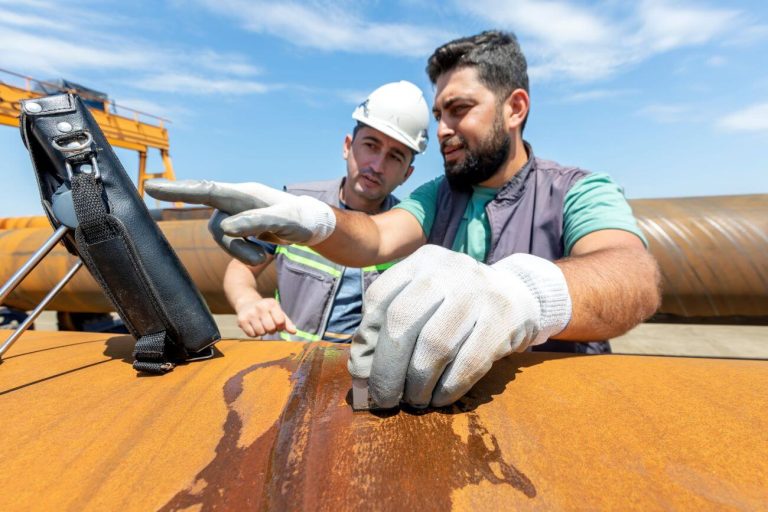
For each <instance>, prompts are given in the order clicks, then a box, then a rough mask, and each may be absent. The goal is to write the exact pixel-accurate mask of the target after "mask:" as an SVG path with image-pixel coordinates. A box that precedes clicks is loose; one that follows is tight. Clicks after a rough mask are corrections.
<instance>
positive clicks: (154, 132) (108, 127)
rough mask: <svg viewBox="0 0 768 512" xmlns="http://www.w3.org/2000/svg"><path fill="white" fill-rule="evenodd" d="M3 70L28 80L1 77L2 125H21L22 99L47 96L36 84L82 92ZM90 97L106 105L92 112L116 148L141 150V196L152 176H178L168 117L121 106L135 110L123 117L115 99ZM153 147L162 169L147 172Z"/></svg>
mask: <svg viewBox="0 0 768 512" xmlns="http://www.w3.org/2000/svg"><path fill="white" fill-rule="evenodd" d="M0 73H4V74H7V75H11V76H14V77H16V78H20V79H23V80H24V82H25V85H24V87H17V86H14V85H9V84H7V83H5V82H4V81H2V80H0V124H4V125H8V126H14V127H18V126H19V114H20V113H21V112H20V110H19V108H20V105H19V102H20V101H21V100H25V99H31V98H38V97H40V96H44V95H45V94H44V93H41V92H38V91H35V90H33V88H32V84H35V83H37V84H41V85H45V86H48V87H49V88H55V89H58V90H60V91H61V92H78V91H76V90H71V89H67V88H66V87H64V88H62V87H61V86H59V85H57V84H51V83H49V82H45V81H42V80H36V79H34V78H32V77H29V76H26V75H21V74H19V73H14V72H13V71H8V70H5V69H0ZM87 99H88V100H89V101H90V102H93V101H97V102H100V103H102V104H103V108H102V109H99V108H91V109H90V111H91V113H92V114H93V117H94V118H95V119H96V122H97V123H99V126H100V127H101V129H102V131H103V132H104V135H106V137H107V140H108V141H109V143H110V144H111V145H112V146H115V147H119V148H124V149H130V150H133V151H138V153H139V175H138V178H137V180H136V187H137V188H138V191H139V195H140V196H142V197H144V182H145V181H147V180H149V179H152V178H165V179H169V180H173V179H175V178H176V176H175V174H174V172H173V164H172V163H171V157H170V154H169V148H170V142H169V140H168V130H166V129H165V126H164V123H168V122H169V121H168V120H167V119H163V118H162V117H158V116H153V115H151V114H147V113H145V112H140V111H138V110H134V109H131V108H127V107H123V106H120V109H121V110H126V111H129V112H131V113H132V115H133V117H126V116H121V115H118V114H115V113H113V112H111V111H110V110H111V109H110V107H112V106H115V104H114V102H112V101H110V100H108V99H105V98H93V97H88V98H87ZM140 116H141V117H142V118H151V119H153V120H154V121H156V122H157V124H152V123H149V122H144V121H142V120H140ZM150 149H157V150H159V151H160V158H161V159H162V161H163V171H162V172H157V173H148V172H147V152H148V151H149V150H150Z"/></svg>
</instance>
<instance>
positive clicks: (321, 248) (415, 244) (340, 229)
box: [312, 208, 425, 267]
mask: <svg viewBox="0 0 768 512" xmlns="http://www.w3.org/2000/svg"><path fill="white" fill-rule="evenodd" d="M333 211H334V213H335V214H336V228H335V229H334V231H333V233H332V234H331V236H330V237H328V238H327V239H326V240H324V241H323V242H321V243H319V244H317V245H315V246H313V247H312V248H313V249H314V250H315V251H317V252H319V253H320V254H322V255H323V256H325V257H326V258H328V259H329V260H331V261H335V262H336V263H339V264H340V265H345V266H349V267H365V266H368V265H375V264H378V263H384V262H388V261H393V260H395V259H398V258H402V257H404V256H407V255H409V254H411V253H412V252H413V251H415V250H416V249H418V248H419V247H420V246H422V245H424V242H425V238H424V234H423V231H422V229H421V225H420V224H419V223H418V221H416V219H415V218H414V217H413V216H412V215H411V214H410V213H407V212H405V211H404V210H391V211H389V212H385V213H383V214H380V215H374V216H371V215H367V214H365V213H361V212H351V211H346V210H340V209H337V208H334V209H333Z"/></svg>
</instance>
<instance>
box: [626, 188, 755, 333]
mask: <svg viewBox="0 0 768 512" xmlns="http://www.w3.org/2000/svg"><path fill="white" fill-rule="evenodd" d="M630 203H631V205H632V209H633V210H634V212H635V216H636V217H637V219H638V221H639V224H640V227H641V229H642V230H643V232H644V233H645V235H646V237H647V238H648V242H649V244H650V250H651V252H652V253H653V255H654V256H655V257H656V259H657V260H658V262H659V266H660V268H661V273H662V283H663V291H664V296H663V303H662V305H661V308H660V309H659V314H658V315H657V317H658V318H659V319H661V320H664V321H675V320H687V321H704V322H707V321H712V320H720V321H727V320H733V321H736V322H749V323H756V324H764V325H765V324H768V194H754V195H744V196H715V197H683V198H671V199H637V200H633V201H630Z"/></svg>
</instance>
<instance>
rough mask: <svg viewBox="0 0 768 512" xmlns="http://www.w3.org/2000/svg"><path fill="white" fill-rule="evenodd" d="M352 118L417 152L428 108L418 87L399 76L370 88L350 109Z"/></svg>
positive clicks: (423, 136)
mask: <svg viewBox="0 0 768 512" xmlns="http://www.w3.org/2000/svg"><path fill="white" fill-rule="evenodd" d="M352 119H356V120H357V121H359V122H361V123H363V124H365V125H367V126H370V127H371V128H373V129H375V130H378V131H380V132H381V133H383V134H384V135H389V136H390V137H392V138H393V139H395V140H397V141H399V142H402V143H403V144H405V145H406V146H408V147H409V148H411V149H412V150H414V151H415V152H417V153H423V152H424V150H425V149H427V140H428V135H427V127H428V126H429V109H428V108H427V101H426V100H425V99H424V95H423V94H422V93H421V89H419V88H418V87H417V86H415V85H414V84H412V83H411V82H406V81H405V80H401V81H400V82H392V83H389V84H384V85H382V86H381V87H379V88H378V89H376V90H375V91H373V92H372V93H371V94H370V95H369V96H368V98H366V100H365V101H364V102H362V103H361V104H360V105H358V107H357V108H356V109H355V111H354V112H353V113H352Z"/></svg>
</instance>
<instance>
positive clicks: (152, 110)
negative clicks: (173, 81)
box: [117, 96, 190, 121]
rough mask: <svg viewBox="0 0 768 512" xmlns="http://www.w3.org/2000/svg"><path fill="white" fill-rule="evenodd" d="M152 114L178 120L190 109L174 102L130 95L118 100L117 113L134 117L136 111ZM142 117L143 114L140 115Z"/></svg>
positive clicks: (188, 112) (187, 113)
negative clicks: (169, 102)
mask: <svg viewBox="0 0 768 512" xmlns="http://www.w3.org/2000/svg"><path fill="white" fill-rule="evenodd" d="M133 111H138V112H140V113H142V114H150V115H152V116H157V117H162V118H164V119H165V120H168V119H171V120H173V121H176V120H177V119H178V118H179V117H182V116H188V115H189V114H190V111H189V110H187V109H185V108H183V107H180V106H178V105H174V104H168V103H160V102H156V101H151V100H147V99H146V98H132V97H130V96H121V97H120V101H118V102H117V114H119V115H122V116H125V117H133V115H134V112H133ZM139 117H140V118H141V119H144V118H143V116H141V115H139Z"/></svg>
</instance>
